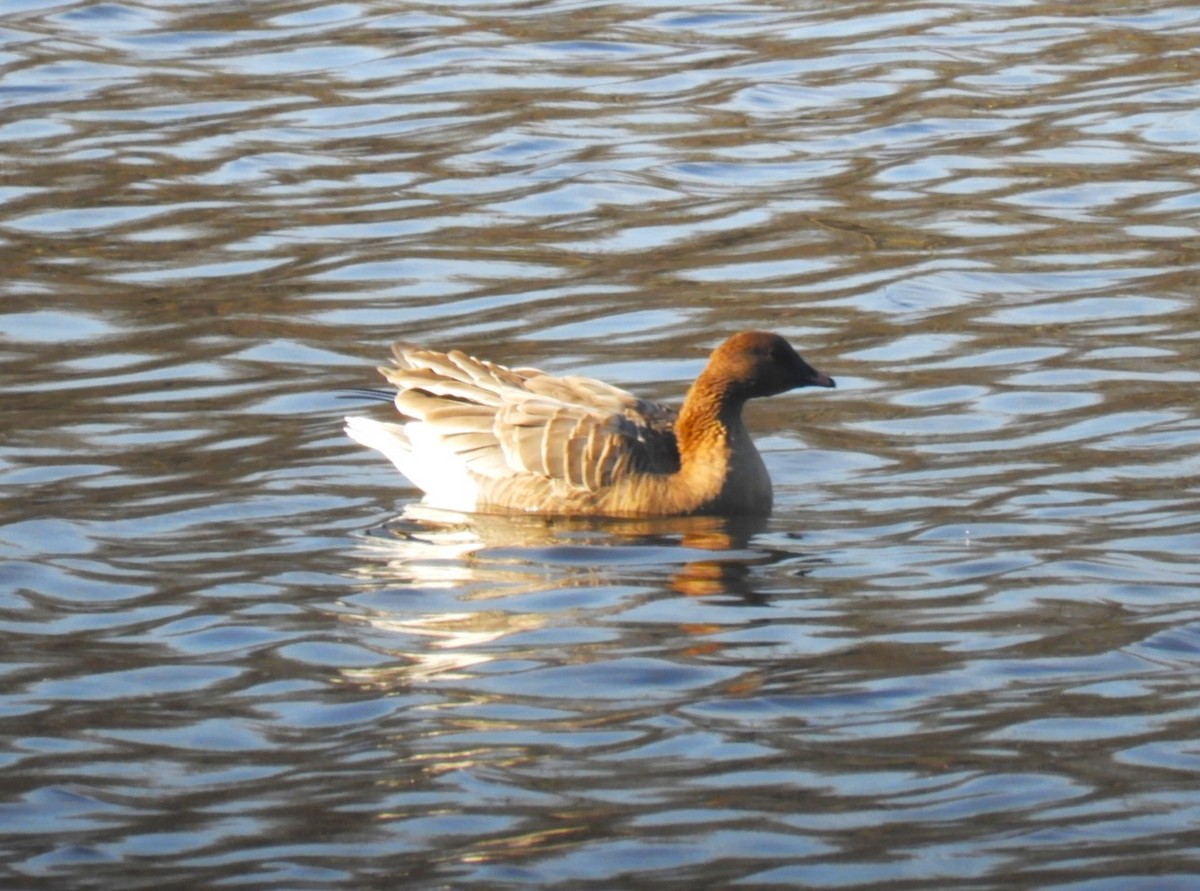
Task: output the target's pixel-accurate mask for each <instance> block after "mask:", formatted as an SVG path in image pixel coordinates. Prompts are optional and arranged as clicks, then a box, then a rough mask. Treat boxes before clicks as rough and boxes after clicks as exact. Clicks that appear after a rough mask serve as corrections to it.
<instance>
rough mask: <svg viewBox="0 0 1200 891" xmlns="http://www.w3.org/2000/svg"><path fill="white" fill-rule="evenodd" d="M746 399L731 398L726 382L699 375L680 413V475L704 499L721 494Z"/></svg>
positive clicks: (678, 433) (691, 489) (710, 498)
mask: <svg viewBox="0 0 1200 891" xmlns="http://www.w3.org/2000/svg"><path fill="white" fill-rule="evenodd" d="M744 401H745V400H742V399H735V398H730V395H729V390H728V383H727V382H726V381H722V380H720V379H713V378H710V377H709V376H707V375H703V374H702V375H701V376H700V377H699V378H697V379H696V382H695V383H694V384H692V388H691V390H689V391H688V395H687V399H686V400H685V401H684V403H683V408H682V409H680V412H679V421H678V423H677V424H676V427H675V432H676V436H677V437H678V441H679V474H678V476H679V477H680V478H681V480H686V484H687V486H688V488H689V490H690V491H693V492H695V493H697V494H698V495H700V496H701V497H702V498H703V499H704V500H706V501H708V500H715V499H717V498H719V497H720V495H721V493H722V490H723V489H724V486H725V484H726V479H727V477H728V473H729V464H730V461H731V459H732V457H733V447H734V439H735V438H737V437H738V434H739V432H740V431H741V426H742V405H743V403H744Z"/></svg>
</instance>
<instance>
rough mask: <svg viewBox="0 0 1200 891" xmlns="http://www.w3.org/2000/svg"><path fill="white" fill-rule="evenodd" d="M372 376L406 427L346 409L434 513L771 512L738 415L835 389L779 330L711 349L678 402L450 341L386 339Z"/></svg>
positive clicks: (766, 484)
mask: <svg viewBox="0 0 1200 891" xmlns="http://www.w3.org/2000/svg"><path fill="white" fill-rule="evenodd" d="M392 354H393V356H394V358H393V365H392V367H388V368H380V369H379V372H380V373H381V374H382V375H383V376H384V377H385V378H387V379H388V381H389V382H391V383H392V384H393V385H394V386H395V387H396V390H397V393H396V397H395V405H396V408H397V409H398V410H399V412H400V414H401V415H402V416H403V417H404V418H405V421H404V422H403V423H399V424H397V423H383V422H379V421H374V420H371V419H369V418H363V417H349V418H346V433H348V434H349V435H350V436H351V437H352V438H354V439H355V440H357V441H358V442H360V443H362V444H363V445H365V446H368V447H370V448H373V449H378V450H379V451H380V452H382V453H383V454H384V455H385V456H386V457H387V458H389V459H390V460H391V462H392V463H393V464H395V465H396V467H397V468H398V469H399V470H400V472H401V473H402V474H404V475H405V476H406V477H408V478H409V479H410V480H411V481H412V482H413V483H415V484H416V485H417V486H418V487H419V488H421V489H422V490H424V492H425V499H424V503H425V504H427V505H429V506H431V507H436V508H441V509H445V510H453V511H460V512H465V513H471V512H500V513H513V512H536V513H545V514H560V515H588V516H675V515H686V514H724V515H737V514H743V515H745V514H752V515H765V514H768V513H770V511H771V480H770V477H769V476H768V475H767V469H766V467H765V465H764V464H763V461H762V458H761V457H760V456H759V454H758V450H757V449H755V447H754V443H753V441H751V439H750V434H749V433H748V432H747V431H746V428H745V426H744V425H743V424H742V406H743V405H745V402H746V400H747V399H753V398H755V397H758V396H772V395H774V394H776V393H782V392H784V391H785V390H791V389H793V388H795V387H809V386H814V387H833V386H835V384H834V381H833V378H831V377H829V376H828V375H826V374H822V373H821V372H819V371H817V370H816V369H814V368H813V367H812V366H810V365H809V364H808V363H807V362H805V361H804V360H803V359H802V358H800V355H799V354H798V353H797V352H796V351H795V350H794V349H792V347H791V346H790V345H789V344H788V342H787V341H786V340H784V339H783V338H782V337H779V336H778V335H776V334H767V333H764V332H761V331H743V332H742V333H740V334H735V335H733V336H732V337H730V338H729V339H728V340H726V341H725V342H724V343H723V344H721V345H720V346H719V347H717V348H716V350H714V351H713V353H712V356H711V357H709V360H708V364H707V365H706V366H705V368H704V370H703V371H702V372H701V373H700V376H699V377H698V378H696V381H695V383H693V384H692V386H691V389H690V390H689V391H688V394H687V398H686V399H684V402H683V406H682V407H681V408H680V409H679V410H678V411H676V410H675V409H673V408H670V407H668V406H664V405H659V404H657V403H653V402H647V401H645V400H642V399H638V398H637V397H636V396H634V395H632V394H630V393H627V392H625V391H624V390H621V389H618V388H617V387H614V386H611V385H609V384H606V383H602V382H601V381H598V380H593V379H592V378H586V377H555V376H553V375H549V374H545V373H543V372H541V371H538V370H536V369H533V368H506V367H504V366H503V365H496V364H495V363H492V362H486V361H483V360H481V359H476V358H474V357H472V356H468V355H466V354H465V353H462V352H459V351H457V350H454V351H451V352H449V353H441V352H437V351H434V350H427V349H421V348H419V347H414V346H410V345H407V344H396V345H395V346H393V348H392Z"/></svg>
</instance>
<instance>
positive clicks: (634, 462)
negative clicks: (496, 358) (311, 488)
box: [380, 344, 679, 494]
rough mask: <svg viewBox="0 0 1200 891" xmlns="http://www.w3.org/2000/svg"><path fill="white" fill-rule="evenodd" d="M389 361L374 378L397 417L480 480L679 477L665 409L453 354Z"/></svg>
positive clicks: (585, 485) (588, 484)
mask: <svg viewBox="0 0 1200 891" xmlns="http://www.w3.org/2000/svg"><path fill="white" fill-rule="evenodd" d="M393 356H394V364H393V365H392V366H391V367H388V368H381V369H380V372H381V373H382V374H383V376H384V377H386V378H387V379H388V380H389V381H390V382H391V383H392V384H393V385H394V386H395V387H396V389H397V394H396V398H395V403H396V408H397V409H398V411H399V412H400V413H401V414H402V415H404V416H406V417H408V418H410V419H412V420H411V421H410V422H409V423H410V424H412V423H418V424H420V425H422V427H423V429H424V433H423V434H422V435H423V436H424V435H429V436H432V438H434V439H436V440H437V441H439V442H441V443H442V444H443V445H444V446H445V447H446V448H448V449H450V450H452V451H453V452H454V453H456V454H457V455H459V457H460V458H461V459H462V460H463V461H464V462H465V463H466V466H467V467H468V469H469V470H470V472H471V473H473V474H477V475H478V476H480V477H483V478H485V479H491V480H494V481H496V482H497V483H500V482H501V481H511V479H512V478H513V477H514V476H517V475H522V474H532V475H534V476H537V477H542V478H544V479H545V480H546V481H549V482H553V483H555V484H556V485H563V486H565V487H567V488H568V489H574V490H586V491H589V492H596V491H598V490H600V489H603V488H605V487H606V486H611V485H613V484H614V483H616V482H618V481H619V480H620V479H621V478H623V477H624V476H626V475H628V474H630V473H633V472H643V473H673V472H674V471H676V470H678V469H679V453H678V447H677V445H676V442H675V433H674V421H675V417H676V413H675V411H674V410H673V409H671V408H668V407H666V406H662V405H659V404H657V403H652V402H646V401H644V400H641V399H638V398H637V397H636V396H633V395H632V394H630V393H628V392H626V391H625V390H622V389H620V388H619V387H614V386H612V385H611V384H606V383H603V382H602V381H598V380H594V379H592V378H586V377H555V376H553V375H549V374H545V373H543V372H541V371H538V370H537V369H535V368H517V369H512V368H506V367H504V366H502V365H497V364H495V363H493V362H487V361H484V360H480V359H476V358H474V357H472V356H468V355H467V354H465V353H463V352H460V351H457V350H455V351H451V352H449V353H441V352H437V351H435V350H426V349H420V348H416V347H412V346H409V345H405V344H396V345H395V346H394V347H393ZM481 494H486V493H481Z"/></svg>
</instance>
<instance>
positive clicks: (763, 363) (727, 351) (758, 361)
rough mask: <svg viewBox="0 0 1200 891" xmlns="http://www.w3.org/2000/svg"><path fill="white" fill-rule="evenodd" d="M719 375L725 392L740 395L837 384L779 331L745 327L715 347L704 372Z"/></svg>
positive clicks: (767, 393) (746, 396)
mask: <svg viewBox="0 0 1200 891" xmlns="http://www.w3.org/2000/svg"><path fill="white" fill-rule="evenodd" d="M709 375H713V376H716V377H718V378H719V379H720V380H721V381H722V383H724V385H725V387H726V392H728V393H729V394H730V395H732V396H736V397H740V398H741V399H754V398H756V397H759V396H773V395H775V394H776V393H783V392H785V391H786V390H792V389H795V388H796V387H835V386H837V384H836V383H835V382H834V380H833V378H831V377H830V376H829V375H827V374H822V373H821V372H819V371H817V370H816V369H815V368H813V367H812V366H811V365H809V364H808V363H807V362H805V361H804V359H802V358H801V357H800V354H799V353H797V352H796V351H795V350H794V349H792V346H791V344H789V343H788V342H787V341H786V340H784V339H783V338H782V337H780V336H779V335H778V334H768V333H767V332H765V331H742V332H741V333H740V334H735V335H733V336H732V337H730V338H729V339H728V340H726V341H725V342H724V343H723V344H721V345H720V346H719V347H717V348H716V349H715V350H713V354H712V356H711V357H709V360H708V365H707V367H706V368H705V369H704V376H706V377H707V376H709Z"/></svg>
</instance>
